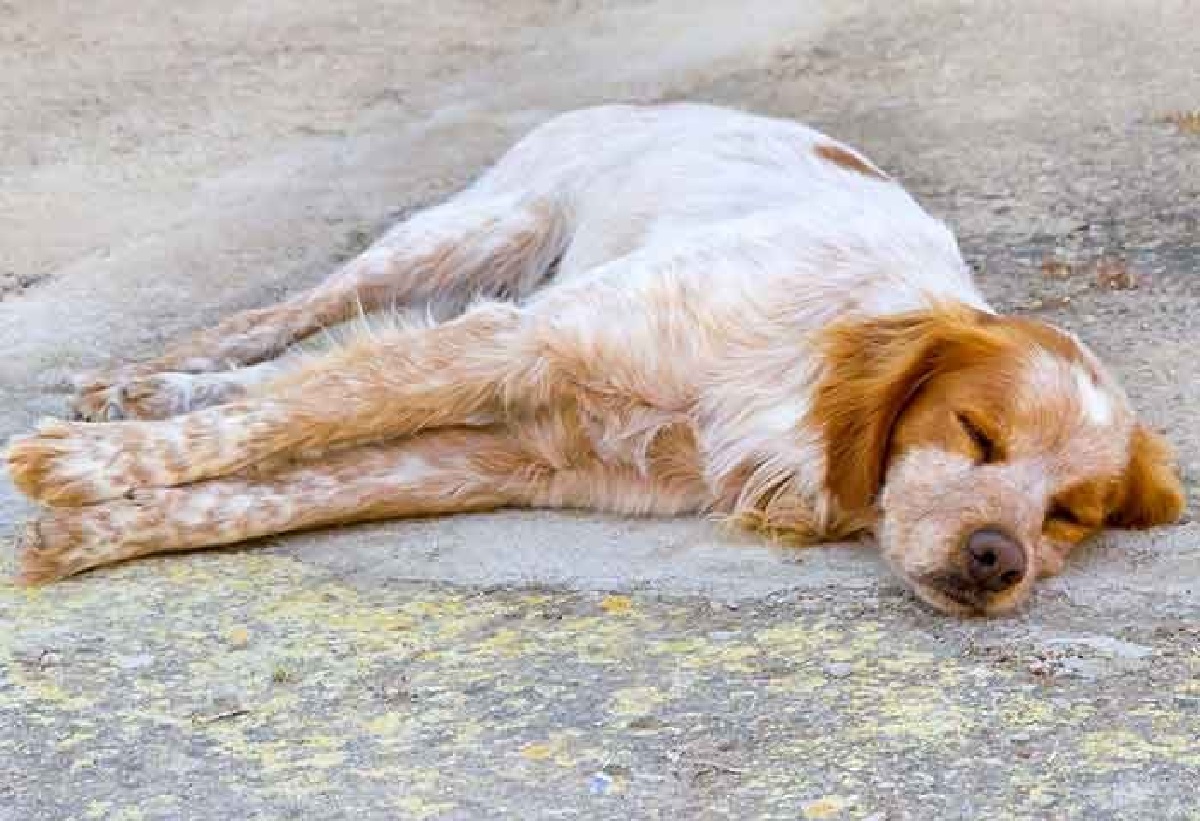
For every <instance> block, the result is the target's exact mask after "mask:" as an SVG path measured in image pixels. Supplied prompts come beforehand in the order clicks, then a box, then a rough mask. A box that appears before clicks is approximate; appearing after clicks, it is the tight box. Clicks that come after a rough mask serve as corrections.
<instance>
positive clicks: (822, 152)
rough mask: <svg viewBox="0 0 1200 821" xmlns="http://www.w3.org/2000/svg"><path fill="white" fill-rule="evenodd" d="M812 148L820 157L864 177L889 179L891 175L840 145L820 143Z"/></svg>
mask: <svg viewBox="0 0 1200 821" xmlns="http://www.w3.org/2000/svg"><path fill="white" fill-rule="evenodd" d="M813 150H814V151H815V152H816V154H817V156H818V157H820V158H821V159H823V160H826V161H827V162H831V163H833V164H834V165H836V166H839V167H841V168H844V169H846V170H847V171H853V172H855V173H856V174H862V175H863V176H864V177H871V178H872V179H876V180H883V181H885V182H889V181H891V177H889V176H888V175H887V174H885V173H883V172H882V171H880V170H879V169H878V168H876V167H875V166H874V165H872V164H871V163H870V162H868V161H867V160H866V159H864V158H863V157H861V156H860V155H858V154H855V153H854V152H853V151H848V150H846V149H845V148H842V147H841V146H838V145H832V144H830V143H821V144H819V145H818V146H817V147H816V148H815V149H813Z"/></svg>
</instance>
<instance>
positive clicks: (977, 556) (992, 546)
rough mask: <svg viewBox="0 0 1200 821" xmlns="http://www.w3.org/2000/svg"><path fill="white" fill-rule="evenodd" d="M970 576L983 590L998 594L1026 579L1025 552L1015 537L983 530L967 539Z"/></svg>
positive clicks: (991, 529)
mask: <svg viewBox="0 0 1200 821" xmlns="http://www.w3.org/2000/svg"><path fill="white" fill-rule="evenodd" d="M965 549H966V551H967V557H966V558H967V576H968V578H970V580H971V581H972V582H973V583H975V584H976V585H978V586H979V587H980V588H982V589H983V590H987V591H990V592H992V593H998V592H1000V591H1001V590H1007V589H1008V588H1010V587H1013V586H1015V585H1017V584H1019V583H1020V582H1021V579H1023V578H1025V551H1024V550H1023V549H1022V548H1021V545H1020V544H1019V543H1018V542H1017V540H1016V539H1014V538H1013V537H1012V536H1009V535H1008V534H1007V533H1005V532H1004V531H1003V530H999V529H997V528H994V527H983V528H980V529H979V530H976V531H975V532H974V533H972V534H971V535H970V536H968V537H967V542H966V547H965Z"/></svg>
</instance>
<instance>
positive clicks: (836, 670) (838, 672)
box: [821, 661, 854, 678]
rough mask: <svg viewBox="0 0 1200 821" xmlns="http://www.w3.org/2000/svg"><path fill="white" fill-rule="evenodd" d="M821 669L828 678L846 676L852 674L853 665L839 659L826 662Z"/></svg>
mask: <svg viewBox="0 0 1200 821" xmlns="http://www.w3.org/2000/svg"><path fill="white" fill-rule="evenodd" d="M821 671H822V672H823V673H825V675H827V676H829V677H830V678H848V677H850V676H851V675H853V674H854V665H852V664H847V663H845V662H843V661H839V662H834V663H833V664H826V665H825V666H824V667H822V668H821Z"/></svg>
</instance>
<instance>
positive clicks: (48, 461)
mask: <svg viewBox="0 0 1200 821" xmlns="http://www.w3.org/2000/svg"><path fill="white" fill-rule="evenodd" d="M122 427H124V426H117V425H111V426H110V425H104V426H100V425H94V426H93V425H81V424H72V423H69V422H63V421H60V420H58V419H46V420H43V421H42V422H41V423H40V424H39V425H38V427H37V431H36V432H35V433H32V434H29V435H27V436H15V437H13V438H12V439H11V440H10V441H9V445H8V449H7V453H6V454H5V455H6V459H7V462H8V473H9V476H10V477H11V478H12V481H13V484H14V485H16V487H17V489H18V490H20V491H21V492H22V493H24V494H25V495H26V496H29V497H30V498H32V499H36V500H37V501H39V502H41V503H43V504H46V505H50V506H52V507H76V506H80V505H87V504H92V503H94V502H99V501H103V500H105V499H115V498H117V497H120V496H122V495H123V494H125V493H126V492H128V491H129V490H131V489H132V488H133V487H135V483H134V482H132V481H130V480H129V477H126V476H124V475H123V474H124V473H126V471H123V470H122V469H121V464H122V462H123V461H125V460H123V459H122V451H123V449H124V448H125V447H126V445H127V444H129V443H128V442H127V441H125V440H127V439H128V438H129V432H128V431H125V430H121V429H120V428H122Z"/></svg>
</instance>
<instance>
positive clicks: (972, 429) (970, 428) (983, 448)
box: [955, 413, 997, 465]
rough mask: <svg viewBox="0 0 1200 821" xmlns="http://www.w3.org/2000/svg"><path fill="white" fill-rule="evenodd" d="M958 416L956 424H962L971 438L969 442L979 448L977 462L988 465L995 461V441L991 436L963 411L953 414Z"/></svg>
mask: <svg viewBox="0 0 1200 821" xmlns="http://www.w3.org/2000/svg"><path fill="white" fill-rule="evenodd" d="M955 415H956V416H957V417H958V424H960V425H962V429H963V430H965V431H966V432H967V436H969V437H970V438H971V442H972V443H973V444H974V445H975V447H976V448H977V449H978V450H979V463H980V464H983V465H989V464H991V463H992V462H994V461H996V457H997V453H996V443H995V442H994V441H993V440H992V437H990V436H988V435H987V434H986V433H984V432H983V429H982V428H980V427H979V425H977V424H975V422H973V421H972V420H971V418H970V417H969V416H967V415H966V414H965V413H959V414H955Z"/></svg>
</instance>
